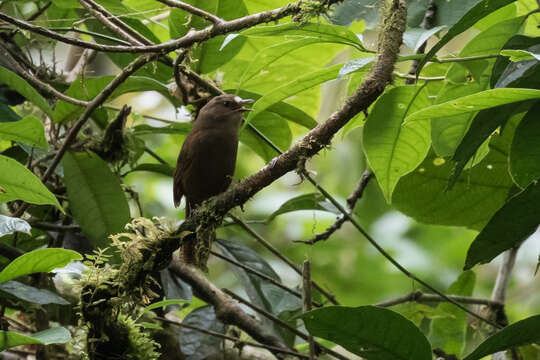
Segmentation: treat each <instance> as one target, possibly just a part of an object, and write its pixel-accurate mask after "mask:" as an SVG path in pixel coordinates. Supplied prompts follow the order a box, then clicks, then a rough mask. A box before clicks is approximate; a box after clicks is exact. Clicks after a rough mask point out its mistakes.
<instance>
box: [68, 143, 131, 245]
mask: <svg viewBox="0 0 540 360" xmlns="http://www.w3.org/2000/svg"><path fill="white" fill-rule="evenodd" d="M62 164H63V166H64V179H65V183H66V187H67V195H68V199H69V204H70V208H71V211H72V213H73V217H74V218H75V220H77V223H78V224H79V225H80V226H81V228H82V230H83V233H85V234H86V235H87V236H88V237H89V238H90V240H91V241H92V244H93V245H94V246H96V247H102V248H103V247H106V246H108V245H109V243H110V241H109V239H108V238H107V237H108V236H109V235H111V234H116V233H119V232H121V231H122V230H123V229H124V226H125V225H126V224H127V223H128V222H129V220H130V212H129V206H128V202H127V200H126V197H125V195H124V192H123V191H122V187H121V186H120V180H119V179H118V177H117V176H115V175H114V174H113V173H112V172H111V170H110V169H109V166H108V165H107V163H105V162H104V161H103V160H102V159H101V158H100V157H99V156H97V155H96V154H94V153H90V152H85V153H69V152H68V153H66V155H64V159H63V160H62Z"/></svg>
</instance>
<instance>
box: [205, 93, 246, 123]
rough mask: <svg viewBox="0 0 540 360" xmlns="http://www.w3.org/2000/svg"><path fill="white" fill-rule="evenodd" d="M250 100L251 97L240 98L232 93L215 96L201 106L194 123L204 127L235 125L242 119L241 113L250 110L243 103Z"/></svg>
mask: <svg viewBox="0 0 540 360" xmlns="http://www.w3.org/2000/svg"><path fill="white" fill-rule="evenodd" d="M252 102H253V100H251V99H242V98H241V97H240V96H237V95H232V94H226V95H220V96H216V97H214V98H213V99H212V100H210V101H209V102H208V104H206V105H204V106H203V108H202V109H201V111H200V112H199V115H198V116H197V119H196V120H195V124H196V125H197V126H204V127H207V126H211V127H221V126H235V127H237V126H238V125H239V124H240V121H241V120H242V113H244V112H246V111H250V109H246V108H245V107H244V105H245V104H249V103H252Z"/></svg>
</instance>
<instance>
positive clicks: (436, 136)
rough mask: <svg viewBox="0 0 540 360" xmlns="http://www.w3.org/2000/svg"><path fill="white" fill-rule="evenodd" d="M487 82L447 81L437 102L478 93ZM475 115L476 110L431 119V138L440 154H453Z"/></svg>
mask: <svg viewBox="0 0 540 360" xmlns="http://www.w3.org/2000/svg"><path fill="white" fill-rule="evenodd" d="M485 87H486V84H485V83H484V84H479V83H478V82H472V83H454V82H451V81H448V82H446V81H445V85H444V87H443V88H442V89H441V91H440V92H439V94H438V95H437V100H436V103H437V104H441V103H445V102H448V101H452V100H459V99H461V98H463V97H465V96H468V95H471V94H476V93H478V92H480V91H482V90H484V89H485ZM474 116H475V113H474V112H470V113H465V114H459V115H454V116H445V117H436V118H433V119H431V140H432V141H433V149H434V150H435V152H436V153H437V155H439V156H451V155H453V154H454V152H455V150H456V147H457V146H458V145H459V143H460V141H461V139H462V138H463V136H465V134H466V132H467V129H469V126H470V124H471V122H472V121H473V119H474Z"/></svg>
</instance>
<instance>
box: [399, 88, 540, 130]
mask: <svg viewBox="0 0 540 360" xmlns="http://www.w3.org/2000/svg"><path fill="white" fill-rule="evenodd" d="M538 98H540V90H536V89H491V90H486V91H481V92H478V93H476V94H473V95H469V96H463V97H460V98H458V99H455V100H451V101H447V102H444V103H442V104H438V105H433V106H430V107H428V108H425V109H423V110H420V111H417V112H415V113H413V114H411V115H409V116H407V118H406V119H405V121H407V122H408V121H419V120H424V119H430V118H436V117H443V116H453V115H460V114H466V113H470V112H475V111H479V110H484V109H489V108H493V107H496V106H500V105H505V104H510V103H514V102H519V101H524V100H531V99H538Z"/></svg>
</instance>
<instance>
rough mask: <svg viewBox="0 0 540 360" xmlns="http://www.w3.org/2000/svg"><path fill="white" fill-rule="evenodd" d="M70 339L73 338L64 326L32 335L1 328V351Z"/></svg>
mask: <svg viewBox="0 0 540 360" xmlns="http://www.w3.org/2000/svg"><path fill="white" fill-rule="evenodd" d="M69 340H71V334H70V333H69V331H68V330H67V329H66V328H63V327H53V328H50V329H47V330H43V331H40V332H37V333H34V334H30V335H23V334H18V333H15V332H12V331H4V330H0V351H4V350H6V349H9V348H12V347H15V346H20V345H29V344H41V345H49V344H65V343H67V342H68V341H69Z"/></svg>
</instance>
